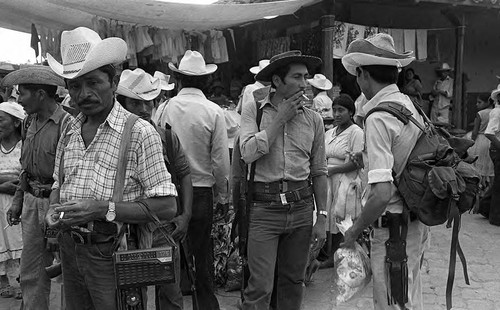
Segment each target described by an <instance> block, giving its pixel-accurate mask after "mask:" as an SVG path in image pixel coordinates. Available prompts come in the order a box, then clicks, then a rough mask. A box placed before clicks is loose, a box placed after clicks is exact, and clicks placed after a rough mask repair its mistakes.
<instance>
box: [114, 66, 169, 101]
mask: <svg viewBox="0 0 500 310" xmlns="http://www.w3.org/2000/svg"><path fill="white" fill-rule="evenodd" d="M160 92H161V88H160V79H156V78H154V77H152V76H151V74H149V73H147V72H145V71H144V70H142V69H141V68H137V69H135V70H134V71H132V70H129V69H127V70H123V72H122V74H121V76H120V83H118V87H117V88H116V93H117V94H119V95H123V96H125V97H129V98H133V99H139V100H146V101H149V100H153V99H155V98H156V97H158V95H159V94H160Z"/></svg>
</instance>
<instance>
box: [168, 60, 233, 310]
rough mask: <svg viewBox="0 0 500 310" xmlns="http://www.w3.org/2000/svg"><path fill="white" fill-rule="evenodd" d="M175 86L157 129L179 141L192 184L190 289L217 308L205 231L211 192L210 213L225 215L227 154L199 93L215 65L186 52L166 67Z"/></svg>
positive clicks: (220, 120)
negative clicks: (171, 133) (192, 267)
mask: <svg viewBox="0 0 500 310" xmlns="http://www.w3.org/2000/svg"><path fill="white" fill-rule="evenodd" d="M168 66H169V68H170V69H171V70H172V71H174V73H175V77H176V81H177V82H178V86H179V89H180V91H179V93H178V94H177V96H175V97H173V98H172V99H170V101H169V103H168V105H167V107H166V108H165V113H163V118H162V119H161V120H160V124H162V125H163V124H165V123H168V124H170V125H171V126H172V130H173V131H174V132H175V133H176V134H177V135H178V136H179V140H180V141H181V144H182V147H183V148H184V151H185V153H186V155H187V157H188V159H189V163H190V165H191V175H192V181H193V206H192V216H191V221H190V223H189V228H188V239H189V246H190V248H191V251H192V252H193V254H194V257H195V261H196V290H197V292H198V302H199V304H200V305H203V309H207V310H212V309H219V302H218V301H217V297H216V296H215V293H214V286H213V265H212V259H213V257H212V255H213V251H212V248H211V246H210V244H211V242H210V231H211V227H212V221H213V219H212V218H213V196H214V194H213V188H214V187H215V194H216V196H217V199H218V201H217V206H216V212H217V213H219V212H220V213H221V214H220V216H221V217H225V215H226V214H227V210H228V207H229V205H228V180H229V150H228V147H227V145H228V142H227V132H226V124H225V119H224V112H223V110H222V109H221V108H220V107H219V106H218V105H217V104H215V103H213V102H212V101H210V100H208V99H207V98H206V97H205V95H204V94H203V92H202V89H204V88H205V87H206V86H207V82H208V77H209V75H210V74H212V73H214V72H215V71H216V70H217V65H214V64H208V65H207V64H205V60H204V59H203V56H202V55H201V54H200V53H199V52H196V51H190V50H188V51H186V53H185V54H184V57H182V59H181V61H180V63H179V67H178V68H177V67H175V65H174V64H172V63H169V65H168Z"/></svg>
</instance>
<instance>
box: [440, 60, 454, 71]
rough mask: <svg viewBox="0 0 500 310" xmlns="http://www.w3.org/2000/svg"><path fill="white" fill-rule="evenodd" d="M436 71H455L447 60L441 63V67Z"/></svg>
mask: <svg viewBox="0 0 500 310" xmlns="http://www.w3.org/2000/svg"><path fill="white" fill-rule="evenodd" d="M436 71H438V72H440V71H453V68H452V67H450V65H449V64H447V63H446V62H443V63H442V64H441V67H437V68H436Z"/></svg>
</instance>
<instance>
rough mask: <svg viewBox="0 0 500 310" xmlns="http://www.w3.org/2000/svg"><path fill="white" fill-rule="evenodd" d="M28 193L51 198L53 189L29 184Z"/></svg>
mask: <svg viewBox="0 0 500 310" xmlns="http://www.w3.org/2000/svg"><path fill="white" fill-rule="evenodd" d="M27 189H28V193H30V194H31V195H33V196H35V197H38V198H49V197H50V193H52V190H51V189H48V188H42V187H31V186H28V188H27Z"/></svg>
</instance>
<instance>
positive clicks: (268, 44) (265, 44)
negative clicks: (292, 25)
mask: <svg viewBox="0 0 500 310" xmlns="http://www.w3.org/2000/svg"><path fill="white" fill-rule="evenodd" d="M289 50H290V38H289V37H280V38H276V39H269V40H262V41H260V42H259V45H258V51H257V54H258V58H259V59H265V58H271V57H272V56H274V55H277V54H281V53H283V52H286V51H289Z"/></svg>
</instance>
